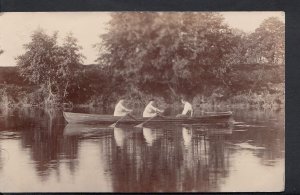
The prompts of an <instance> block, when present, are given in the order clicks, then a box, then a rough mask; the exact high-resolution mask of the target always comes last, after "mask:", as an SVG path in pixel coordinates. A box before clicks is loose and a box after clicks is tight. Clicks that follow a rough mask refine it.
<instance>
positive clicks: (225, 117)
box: [63, 111, 232, 125]
mask: <svg viewBox="0 0 300 195" xmlns="http://www.w3.org/2000/svg"><path fill="white" fill-rule="evenodd" d="M63 115H64V118H65V120H66V121H67V122H68V123H81V124H112V123H115V122H117V121H118V120H119V119H120V118H122V117H118V116H112V115H101V114H85V113H73V112H63ZM231 116H232V112H231V111H229V112H214V113H212V112H210V113H206V114H204V115H201V116H195V117H183V118H181V117H166V116H157V117H155V118H153V119H151V120H150V121H149V122H147V123H164V124H165V123H171V124H174V123H180V124H198V123H210V124H211V123H213V124H215V123H216V124H218V123H228V122H229V121H230V118H231ZM148 119H149V118H143V117H138V118H136V120H135V119H133V118H131V117H129V116H128V117H124V118H123V119H121V120H120V121H119V122H118V124H126V125H136V124H140V123H142V122H145V121H146V120H148Z"/></svg>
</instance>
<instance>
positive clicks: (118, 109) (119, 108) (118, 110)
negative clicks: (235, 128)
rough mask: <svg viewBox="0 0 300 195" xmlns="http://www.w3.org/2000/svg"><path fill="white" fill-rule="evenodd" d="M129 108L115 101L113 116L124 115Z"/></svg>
mask: <svg viewBox="0 0 300 195" xmlns="http://www.w3.org/2000/svg"><path fill="white" fill-rule="evenodd" d="M130 111H131V110H129V109H127V108H125V107H124V106H123V105H122V103H121V102H119V103H117V105H116V107H115V111H114V116H125V115H126V114H127V113H128V112H130Z"/></svg>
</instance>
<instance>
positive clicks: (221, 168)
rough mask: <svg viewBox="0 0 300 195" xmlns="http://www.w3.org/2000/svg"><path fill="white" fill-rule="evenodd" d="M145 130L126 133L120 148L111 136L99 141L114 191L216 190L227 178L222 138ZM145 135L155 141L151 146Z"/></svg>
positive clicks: (180, 130)
mask: <svg viewBox="0 0 300 195" xmlns="http://www.w3.org/2000/svg"><path fill="white" fill-rule="evenodd" d="M149 129H150V128H147V129H146V131H143V129H140V130H136V129H135V130H129V131H126V132H127V134H126V137H125V140H124V142H123V147H118V145H117V144H118V143H117V142H116V140H115V139H114V138H111V137H106V139H104V142H102V144H101V148H102V149H103V151H104V156H105V158H106V166H108V168H107V170H110V171H111V175H112V182H113V184H112V185H113V189H114V191H116V192H133V191H135V192H160V191H162V192H174V191H214V190H217V187H218V182H219V180H220V178H222V177H225V176H227V171H228V166H229V165H228V160H225V158H226V159H227V158H228V156H227V157H226V156H225V154H227V155H229V153H226V151H225V149H224V143H223V142H224V138H223V137H222V136H219V137H218V138H213V141H212V140H210V139H207V137H206V136H204V135H201V134H197V133H195V134H194V133H191V130H187V131H188V132H185V131H182V129H171V130H167V129H163V130H162V129H160V130H159V129H156V130H153V129H150V130H151V131H147V130H149ZM186 133H187V134H186ZM189 133H190V134H189ZM149 134H151V138H155V139H154V140H152V139H151V141H152V142H151V144H149V140H147V138H146V137H147V136H150V135H149ZM145 136H146V137H145ZM188 136H192V137H188ZM148 139H149V137H148ZM215 139H216V140H215ZM186 141H190V144H187V143H186Z"/></svg>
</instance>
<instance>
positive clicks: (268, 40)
mask: <svg viewBox="0 0 300 195" xmlns="http://www.w3.org/2000/svg"><path fill="white" fill-rule="evenodd" d="M284 33H285V29H284V23H283V22H282V21H280V20H279V19H278V18H276V17H270V18H267V19H266V20H264V21H263V22H262V24H261V25H260V26H259V27H258V28H257V29H256V30H255V32H254V33H252V34H251V35H249V39H250V40H251V43H252V44H251V45H250V47H249V53H248V55H249V57H250V59H249V60H250V62H256V63H266V64H284V58H285V56H284V51H285V50H284V48H285V42H284ZM251 59H252V60H251ZM253 59H254V60H253Z"/></svg>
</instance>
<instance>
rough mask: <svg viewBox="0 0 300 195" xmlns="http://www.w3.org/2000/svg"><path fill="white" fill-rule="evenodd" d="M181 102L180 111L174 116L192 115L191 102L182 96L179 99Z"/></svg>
mask: <svg viewBox="0 0 300 195" xmlns="http://www.w3.org/2000/svg"><path fill="white" fill-rule="evenodd" d="M181 103H182V104H183V105H184V107H183V110H182V113H181V114H178V115H177V116H176V117H187V116H188V115H190V116H191V117H192V116H193V113H194V110H193V106H192V104H190V103H189V102H188V101H187V100H186V99H183V98H182V99H181Z"/></svg>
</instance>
